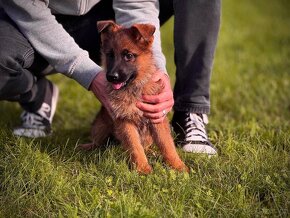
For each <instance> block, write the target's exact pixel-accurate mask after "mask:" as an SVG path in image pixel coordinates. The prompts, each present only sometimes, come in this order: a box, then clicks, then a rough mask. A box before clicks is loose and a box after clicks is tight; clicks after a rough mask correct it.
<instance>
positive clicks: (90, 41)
mask: <svg viewBox="0 0 290 218" xmlns="http://www.w3.org/2000/svg"><path fill="white" fill-rule="evenodd" d="M159 2H160V16H159V18H160V23H161V25H162V24H163V23H165V22H166V21H167V20H168V19H169V18H170V17H171V16H174V47H175V54H174V55H175V56H174V57H175V64H176V83H175V86H174V100H175V105H174V110H175V111H191V112H195V113H209V111H210V93H209V87H210V76H211V70H212V64H213V58H214V53H215V48H216V42H217V37H218V32H219V26H220V0H203V1H200V0H159ZM56 19H57V20H58V21H59V23H61V24H62V25H63V27H64V29H66V31H67V32H68V33H69V34H70V35H71V36H72V37H73V38H74V39H75V41H76V43H77V44H78V45H79V46H80V47H81V48H83V49H85V50H87V51H88V52H89V54H90V57H91V59H92V60H94V61H95V62H96V63H99V62H100V55H99V54H100V52H99V50H100V45H99V42H100V40H99V36H98V33H97V30H96V21H98V20H107V19H114V12H113V9H112V4H111V1H109V0H105V1H101V2H100V3H99V4H98V5H96V6H95V7H94V8H93V9H92V10H91V11H90V12H89V13H88V14H86V15H84V16H80V17H75V16H67V15H57V16H56ZM47 65H48V63H47V62H46V61H45V60H44V59H43V58H42V57H41V56H40V55H39V54H38V53H37V52H36V51H35V50H34V48H33V47H32V46H31V44H30V43H29V42H28V40H27V39H26V38H25V37H24V36H23V35H22V34H21V32H20V31H19V30H18V28H17V26H16V25H15V24H14V23H13V21H12V20H11V19H10V18H9V17H8V16H7V15H6V14H5V13H4V12H3V11H1V10H0V100H9V101H17V102H19V103H20V104H21V106H22V107H23V108H24V109H26V110H37V109H38V108H39V107H40V105H41V102H42V100H43V97H44V92H45V90H44V87H46V86H45V83H47V80H46V78H45V75H43V74H41V72H42V71H43V69H44V68H46V66H47Z"/></svg>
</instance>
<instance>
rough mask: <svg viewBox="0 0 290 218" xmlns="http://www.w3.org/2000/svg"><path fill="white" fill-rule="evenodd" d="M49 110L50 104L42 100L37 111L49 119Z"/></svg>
mask: <svg viewBox="0 0 290 218" xmlns="http://www.w3.org/2000/svg"><path fill="white" fill-rule="evenodd" d="M50 110H51V108H50V105H49V104H47V103H45V102H44V103H42V105H41V108H40V109H39V110H38V111H37V113H38V114H39V115H40V116H42V117H43V118H45V119H47V120H50V116H49V114H50Z"/></svg>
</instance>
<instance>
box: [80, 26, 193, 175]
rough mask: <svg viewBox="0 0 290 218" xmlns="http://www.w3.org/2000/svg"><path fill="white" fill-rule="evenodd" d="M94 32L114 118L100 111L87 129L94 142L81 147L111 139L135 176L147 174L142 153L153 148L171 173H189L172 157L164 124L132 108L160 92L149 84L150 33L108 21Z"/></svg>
mask: <svg viewBox="0 0 290 218" xmlns="http://www.w3.org/2000/svg"><path fill="white" fill-rule="evenodd" d="M97 28H98V31H99V33H100V36H101V44H102V61H103V66H104V68H105V69H106V78H107V81H108V83H107V91H108V93H109V100H110V103H111V106H112V109H113V112H114V115H113V116H111V115H110V114H109V113H108V112H107V110H106V109H105V108H104V107H102V108H101V111H100V112H99V113H98V114H97V116H96V118H95V120H94V122H93V125H92V129H91V137H92V140H93V142H92V143H89V144H83V145H81V147H83V148H84V149H91V148H93V147H95V146H98V145H100V144H101V143H102V142H104V140H105V139H106V138H107V137H108V136H109V135H110V134H113V135H114V136H115V137H116V138H117V139H118V140H119V141H120V142H121V144H122V145H123V147H124V148H125V149H126V150H127V151H128V152H129V154H130V160H131V162H132V163H133V165H134V167H135V168H136V170H137V171H138V172H139V173H144V174H147V173H150V172H151V171H152V168H151V166H150V165H149V163H148V160H147V158H146V155H145V150H146V149H147V148H148V147H149V146H150V145H151V144H152V143H153V142H155V143H156V144H157V146H158V147H159V148H160V151H161V153H162V155H163V157H164V160H165V161H166V163H167V164H169V165H170V166H171V167H172V168H174V169H176V170H179V171H188V168H187V166H186V165H185V164H184V163H183V162H182V160H181V159H180V158H179V156H178V154H177V152H176V149H175V145H174V142H173V138H172V136H171V135H170V126H169V122H168V119H167V118H164V121H163V122H161V123H158V124H153V123H151V122H150V120H148V119H147V118H145V117H144V116H143V113H142V111H141V110H139V109H138V108H137V107H136V103H137V101H140V100H141V97H142V94H147V95H155V94H158V93H160V92H161V90H162V89H163V88H164V84H162V82H161V81H159V82H152V81H151V79H152V75H153V74H154V73H155V72H156V67H155V64H154V61H153V58H152V50H151V46H152V42H153V33H154V32H155V27H154V26H153V25H149V24H135V25H133V26H132V27H130V28H124V27H122V26H119V25H117V24H115V23H114V22H113V21H100V22H98V23H97Z"/></svg>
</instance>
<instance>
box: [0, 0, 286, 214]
mask: <svg viewBox="0 0 290 218" xmlns="http://www.w3.org/2000/svg"><path fill="white" fill-rule="evenodd" d="M222 11H223V16H222V26H221V32H220V37H219V41H218V48H217V52H216V58H215V63H214V68H213V76H212V83H211V94H212V95H211V96H212V99H211V102H212V110H211V111H212V113H211V115H210V125H209V135H210V138H211V139H212V141H213V143H214V144H215V145H216V146H217V147H218V149H219V155H218V156H217V157H214V158H208V157H206V156H203V155H194V154H187V153H183V152H182V151H181V150H179V153H180V154H181V156H182V158H183V159H184V160H185V162H186V163H187V165H188V166H190V168H191V173H190V174H183V173H177V172H175V171H172V170H170V169H169V168H168V167H167V166H165V165H164V164H163V162H162V158H161V157H160V156H159V154H155V155H153V154H151V155H150V156H149V159H150V162H151V164H152V165H153V167H154V173H153V174H151V175H148V176H140V175H138V174H137V173H136V172H134V171H130V169H129V168H128V157H127V155H126V154H125V153H124V152H123V150H122V149H121V148H120V147H119V146H114V145H110V146H109V148H107V149H100V150H94V151H93V152H82V151H78V150H77V149H76V145H77V144H78V143H79V142H85V141H86V140H87V138H88V132H89V126H90V123H91V121H92V120H93V118H94V115H95V113H96V111H97V110H98V109H99V103H98V102H97V101H96V100H95V98H94V97H93V95H92V94H90V93H88V92H86V91H85V90H83V89H82V88H81V87H80V86H78V85H77V84H76V83H75V82H74V81H72V80H69V79H67V78H64V77H63V76H61V75H54V76H52V77H51V79H52V80H53V81H54V82H55V83H56V84H57V85H58V86H59V87H60V90H61V95H60V100H59V105H58V110H57V113H56V116H55V119H54V126H53V128H54V135H53V136H51V137H48V138H46V139H38V140H29V139H21V138H16V137H14V136H13V135H12V134H11V129H12V128H13V126H15V125H17V124H18V122H19V120H18V119H19V114H20V112H21V110H20V108H19V106H18V105H17V104H15V103H10V102H0V217H194V216H198V217H289V214H290V175H289V172H290V161H289V159H290V157H289V153H290V60H289V58H290V29H289V27H290V13H289V11H290V4H289V1H287V0H277V1H270V0H267V1H262V0H255V1H250V0H244V1H238V2H237V1H231V0H224V1H223V10H222ZM162 33H163V48H164V52H165V54H166V56H167V63H168V71H169V73H170V74H171V75H172V82H173V81H174V76H173V75H174V64H173V53H172V51H173V45H172V40H171V38H172V37H171V36H172V20H171V21H170V22H168V23H167V24H166V26H164V27H163V28H162Z"/></svg>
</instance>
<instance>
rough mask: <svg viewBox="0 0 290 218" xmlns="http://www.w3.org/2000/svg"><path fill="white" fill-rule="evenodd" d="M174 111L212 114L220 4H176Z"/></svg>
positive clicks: (211, 0)
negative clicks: (212, 86)
mask: <svg viewBox="0 0 290 218" xmlns="http://www.w3.org/2000/svg"><path fill="white" fill-rule="evenodd" d="M173 7H174V16H175V19H174V46H175V63H176V83H175V87H174V100H175V105H174V110H175V111H191V112H195V113H209V111H210V98H209V97H210V96H209V94H210V93H209V87H210V76H211V70H212V64H213V58H214V53H215V48H216V42H217V37H218V32H219V26H220V0H203V1H202V0H194V1H193V0H175V1H174V2H173Z"/></svg>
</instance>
